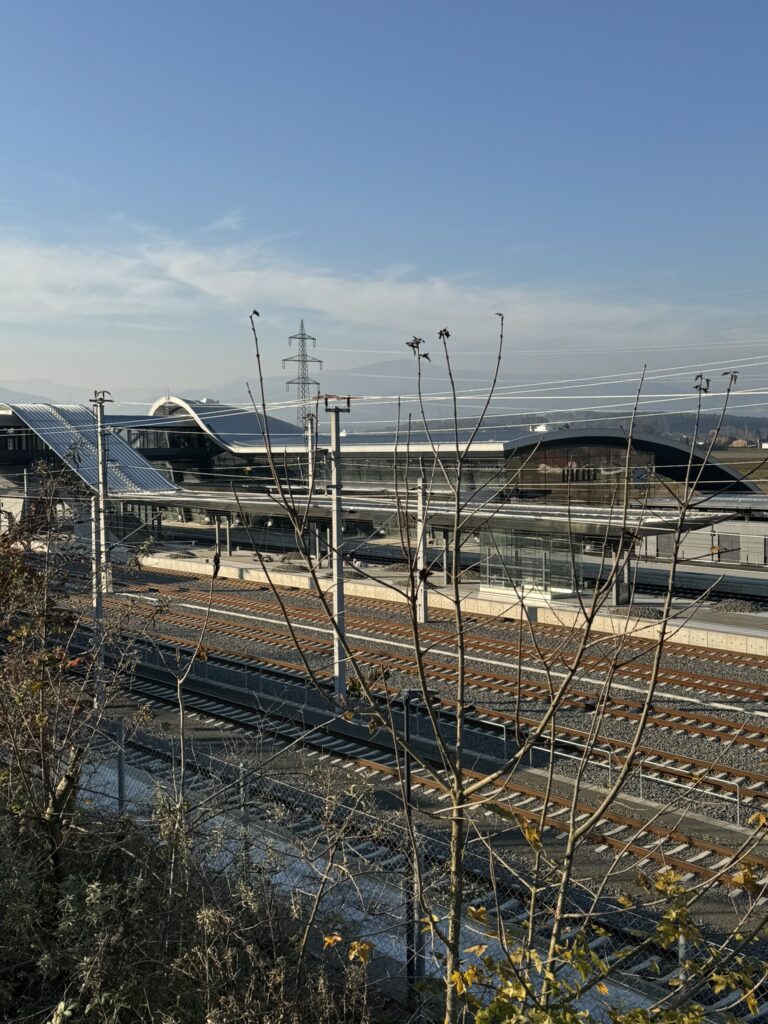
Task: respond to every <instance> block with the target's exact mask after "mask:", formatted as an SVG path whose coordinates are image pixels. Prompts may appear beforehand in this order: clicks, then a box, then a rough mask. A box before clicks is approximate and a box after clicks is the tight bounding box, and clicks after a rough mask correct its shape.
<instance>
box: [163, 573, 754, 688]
mask: <svg viewBox="0 0 768 1024" xmlns="http://www.w3.org/2000/svg"><path fill="white" fill-rule="evenodd" d="M195 579H196V578H195ZM230 582H232V581H229V580H227V587H229V584H230ZM234 582H236V583H238V584H239V586H238V587H237V588H236V589H238V590H241V591H243V592H244V595H247V596H243V597H238V596H235V595H233V594H229V593H221V592H219V593H217V595H216V603H217V605H218V606H224V607H227V608H231V609H233V610H236V611H240V612H242V613H243V614H248V613H251V614H254V613H257V612H260V613H262V614H272V615H274V614H276V613H279V612H278V609H277V608H276V603H275V601H274V598H272V599H271V600H270V599H265V598H264V597H258V596H255V595H254V591H253V589H252V587H251V586H250V585H247V584H243V583H242V582H241V581H234ZM169 586H170V585H169ZM143 589H144V590H147V589H149V590H156V589H158V588H156V587H152V586H151V585H149V586H147V587H145V588H143ZM160 592H161V593H162V591H160ZM171 592H172V593H173V594H174V595H175V596H177V595H178V593H179V590H178V587H177V588H176V589H175V590H174V591H169V593H171ZM255 593H256V594H259V593H262V594H263V593H265V590H264V588H260V590H258V591H256V592H255ZM201 596H202V595H201ZM348 608H349V611H350V612H354V610H355V609H358V608H360V609H361V610H362V609H370V608H373V609H374V610H381V609H386V610H387V611H389V612H390V613H391V611H392V603H391V602H389V603H388V602H384V601H380V600H377V599H374V598H365V599H361V598H350V599H349V600H348ZM301 616H302V618H304V619H306V620H307V621H311V622H316V623H322V624H325V623H327V617H326V614H325V612H324V610H323V609H322V608H320V607H317V608H307V607H306V606H303V605H302V606H301ZM430 617H431V620H432V622H439V621H444V622H448V621H450V619H451V613H450V612H449V611H445V610H437V611H435V612H432V613H431V615H430ZM472 618H473V619H474V620H475V621H477V622H478V624H482V625H484V626H486V627H488V626H493V627H494V628H497V629H500V630H504V629H506V630H508V631H509V632H511V631H512V629H515V630H516V627H514V625H513V624H511V623H509V622H507V621H505V622H503V623H499V622H498V620H493V619H483V618H482V617H481V616H473V617H472ZM349 624H350V627H354V628H355V629H358V630H360V629H368V630H370V631H371V632H378V633H379V634H385V635H387V634H388V635H391V636H397V637H398V638H402V639H403V640H410V639H411V638H412V633H411V626H410V624H409V623H407V622H393V621H392V619H391V618H387V619H379V618H373V617H368V618H366V617H364V616H362V615H359V614H358V615H350V616H349ZM533 630H534V634H535V636H536V639H537V641H539V640H540V639H541V638H554V639H556V640H560V641H562V642H566V641H567V640H568V639H572V637H573V631H572V630H567V629H565V628H563V627H559V626H553V625H548V624H544V625H539V624H536V625H535V626H533ZM420 636H421V638H422V640H423V642H425V643H431V644H438V643H446V642H450V640H451V638H452V633H451V632H450V631H449V630H441V629H437V628H435V626H434V625H428V626H422V627H420ZM594 641H595V643H606V644H614V645H615V644H617V637H615V636H612V635H610V634H606V633H595V634H594ZM465 643H466V645H467V648H468V649H471V650H472V651H473V652H475V653H483V654H487V655H489V656H494V657H506V658H508V657H509V655H510V652H511V649H512V651H513V653H514V655H515V657H520V658H521V659H522V660H523V661H524V662H526V661H536V662H540V660H541V653H542V652H540V650H538V649H537V647H536V645H535V644H533V643H526V642H521V639H520V638H519V635H517V636H516V635H510V636H508V637H504V638H500V639H494V638H492V637H486V636H481V635H478V634H476V633H473V632H472V631H471V630H469V631H468V632H467V634H466V637H465ZM664 649H665V651H666V652H667V653H668V654H670V655H675V656H677V657H682V658H690V659H692V660H694V659H695V660H698V661H705V662H712V663H714V664H732V665H737V666H738V667H739V668H755V669H760V670H763V671H765V672H766V674H767V675H768V659H766V658H764V657H761V656H758V655H751V654H744V653H739V652H733V653H732V652H726V651H713V650H709V649H707V648H698V647H693V646H691V645H690V644H677V643H675V642H674V641H665V648H664ZM652 650H653V644H652V643H651V642H649V641H647V640H642V639H639V638H636V637H631V636H622V637H621V638H620V653H622V654H623V652H624V651H627V652H631V654H630V656H629V657H617V658H616V659H615V660H614V659H612V658H608V657H605V656H595V655H590V654H585V655H584V656H583V657H582V658H581V659H580V666H581V668H583V669H584V670H586V671H589V672H592V673H601V674H605V673H607V672H610V673H611V674H613V675H615V676H616V677H620V678H626V679H630V680H632V681H639V682H641V683H647V682H648V681H649V680H650V679H651V675H652V667H651V666H650V665H645V664H642V663H640V662H639V660H638V659H639V658H642V657H643V656H644V655H646V654H648V653H649V652H650V651H652ZM550 667H552V668H558V669H567V668H568V658H567V654H566V653H565V652H562V651H557V652H556V656H555V658H554V659H553V660H552V662H551V663H550ZM657 685H658V686H661V687H671V688H677V689H681V690H691V691H692V692H693V693H695V694H702V693H703V694H708V695H712V696H720V697H723V698H733V697H738V698H740V699H743V700H751V701H756V702H761V703H768V682H766V683H760V682H745V681H743V680H738V679H724V678H723V677H721V676H714V675H707V674H705V673H702V672H698V671H696V672H692V671H685V670H681V669H672V668H668V667H663V666H662V668H661V669H660V671H659V674H658V683H657Z"/></svg>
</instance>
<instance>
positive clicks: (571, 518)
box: [134, 490, 732, 538]
mask: <svg viewBox="0 0 768 1024" xmlns="http://www.w3.org/2000/svg"><path fill="white" fill-rule="evenodd" d="M134 500H137V501H140V502H141V501H146V502H148V503H151V504H153V505H157V506H163V505H165V506H172V507H173V506H178V505H184V506H185V507H191V508H199V509H206V510H208V511H211V512H214V513H222V514H223V513H225V512H233V513H240V512H245V513H248V514H250V515H259V514H261V515H265V516H280V515H285V514H286V513H285V509H284V508H283V506H282V505H281V503H280V501H279V499H278V498H277V496H276V495H274V494H263V493H262V494H255V493H253V492H250V493H249V492H247V491H242V492H238V493H237V496H235V494H234V493H227V492H226V491H186V490H180V491H178V493H177V494H176V495H159V496H150V495H147V496H146V497H141V496H138V497H137V498H136V499H134ZM295 504H296V508H297V510H298V511H299V512H300V513H302V514H304V513H305V514H306V515H307V518H308V519H311V520H316V521H325V520H329V519H330V518H331V500H330V498H326V497H324V496H316V497H313V498H312V500H311V501H310V502H309V505H308V506H307V505H306V500H305V501H304V502H302V500H301V498H296V499H295ZM399 512H404V513H405V514H407V516H408V518H409V519H412V520H415V517H416V498H415V497H414V496H413V495H411V501H410V504H409V506H408V507H406V508H404V507H403V503H402V502H398V500H397V499H396V498H395V497H394V496H393V497H388V496H386V495H380V496H377V497H375V498H365V497H360V496H359V495H355V496H354V501H353V502H352V501H350V502H345V505H344V509H343V517H344V522H345V523H346V522H355V521H362V522H370V520H371V517H372V516H383V517H387V518H392V517H394V516H397V515H398V514H399ZM731 518H732V516H731V514H730V513H726V514H716V513H714V514H713V513H706V512H689V513H688V514H686V516H685V525H684V527H683V528H684V529H685V530H697V529H702V528H703V527H707V526H712V525H714V524H716V523H720V522H723V521H724V520H727V519H731ZM426 519H427V522H428V524H429V525H430V526H431V527H433V528H435V529H437V530H440V529H451V528H452V527H453V524H454V510H453V507H452V505H451V503H450V502H446V501H439V500H431V501H429V502H428V508H427V515H426ZM489 525H492V526H493V527H494V529H509V530H526V529H528V530H530V532H532V533H537V534H545V533H560V534H562V533H567V534H570V535H572V536H574V537H592V538H594V537H597V538H608V537H611V538H618V537H621V536H631V537H635V538H640V537H647V536H655V535H657V534H659V533H670V532H672V531H674V530H676V529H677V526H678V512H677V510H676V509H670V510H669V511H668V512H666V511H663V510H660V509H653V510H650V509H642V508H632V507H629V508H627V509H626V510H623V509H621V508H607V507H596V506H591V505H570V506H566V505H560V506H558V505H529V504H526V505H517V504H514V503H504V504H498V505H497V504H494V505H489V503H488V502H478V503H477V505H476V506H475V507H472V506H471V505H465V506H464V509H463V511H462V515H461V528H462V530H465V531H467V532H475V531H477V530H479V529H481V528H483V527H485V526H489Z"/></svg>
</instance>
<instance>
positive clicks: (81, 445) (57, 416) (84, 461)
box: [8, 403, 178, 495]
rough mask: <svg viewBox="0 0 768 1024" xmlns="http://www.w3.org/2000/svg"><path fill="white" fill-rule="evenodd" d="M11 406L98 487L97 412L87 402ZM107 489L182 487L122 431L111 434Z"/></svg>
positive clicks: (139, 491)
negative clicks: (121, 435) (79, 403)
mask: <svg viewBox="0 0 768 1024" xmlns="http://www.w3.org/2000/svg"><path fill="white" fill-rule="evenodd" d="M8 408H9V409H10V410H11V412H13V413H14V415H16V416H17V417H18V418H19V419H20V420H21V422H22V423H23V424H24V425H25V426H27V427H29V429H30V430H31V431H32V432H33V433H34V434H36V435H37V436H38V437H39V438H40V440H41V441H42V442H43V443H44V444H45V445H46V446H47V447H48V448H50V449H51V451H53V452H55V454H56V455H58V457H59V458H60V459H61V460H62V462H64V463H65V464H66V465H67V466H69V468H70V469H71V470H72V472H73V473H76V474H77V476H79V477H80V479H81V480H82V481H83V483H85V484H87V485H88V487H90V488H91V489H92V490H96V488H97V486H98V478H99V465H98V454H97V445H98V439H97V436H96V425H95V422H94V418H93V413H92V412H91V411H90V409H87V408H86V407H85V406H84V405H42V404H40V405H38V404H31V403H29V404H26V403H25V404H20V405H10V406H8ZM107 491H108V493H109V494H110V495H119V494H132V495H133V494H167V493H175V492H176V491H178V488H177V487H176V485H175V484H172V483H171V482H170V481H169V480H168V479H167V478H166V477H164V476H163V474H162V473H161V472H160V471H159V470H157V469H155V467H154V466H153V465H152V464H151V463H150V462H148V461H147V460H146V459H145V458H144V456H143V455H142V454H141V453H140V452H137V451H136V449H135V448H132V447H131V446H130V445H129V444H128V442H127V441H125V440H124V439H123V438H122V437H120V436H119V434H114V433H108V434H107Z"/></svg>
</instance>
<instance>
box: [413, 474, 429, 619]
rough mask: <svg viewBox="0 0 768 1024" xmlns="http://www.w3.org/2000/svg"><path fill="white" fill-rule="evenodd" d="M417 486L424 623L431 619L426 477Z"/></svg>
mask: <svg viewBox="0 0 768 1024" xmlns="http://www.w3.org/2000/svg"><path fill="white" fill-rule="evenodd" d="M416 486H417V511H416V516H417V521H416V620H417V622H421V623H424V622H426V621H427V620H428V618H429V595H428V594H427V495H426V489H425V486H424V477H421V476H420V477H419V482H418V484H417V485H416Z"/></svg>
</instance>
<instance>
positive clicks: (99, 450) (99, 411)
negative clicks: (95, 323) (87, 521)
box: [93, 391, 112, 594]
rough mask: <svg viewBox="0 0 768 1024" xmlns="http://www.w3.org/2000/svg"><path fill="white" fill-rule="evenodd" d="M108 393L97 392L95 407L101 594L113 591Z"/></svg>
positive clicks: (109, 400)
mask: <svg viewBox="0 0 768 1024" xmlns="http://www.w3.org/2000/svg"><path fill="white" fill-rule="evenodd" d="M108 394H109V392H108V391H96V392H95V393H94V396H93V405H94V410H95V415H96V455H97V460H98V490H99V500H98V511H99V573H100V576H101V593H102V594H109V593H111V591H112V573H111V572H110V568H109V542H108V536H107V439H106V431H105V428H104V403H105V402H111V401H112V399H111V398H107V397H106V396H107V395H108Z"/></svg>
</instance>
